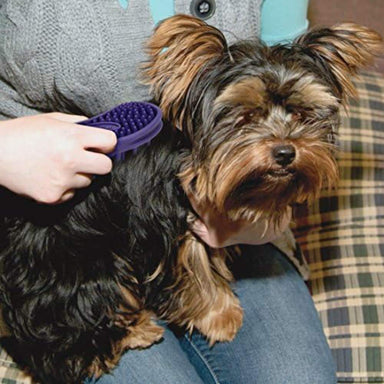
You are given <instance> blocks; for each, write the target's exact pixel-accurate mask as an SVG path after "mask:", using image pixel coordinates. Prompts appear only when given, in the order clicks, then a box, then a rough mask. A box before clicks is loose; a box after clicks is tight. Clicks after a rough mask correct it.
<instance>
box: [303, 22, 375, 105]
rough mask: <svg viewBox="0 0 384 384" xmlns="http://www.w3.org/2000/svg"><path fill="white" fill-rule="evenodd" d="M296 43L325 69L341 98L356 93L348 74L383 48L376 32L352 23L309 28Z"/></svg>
mask: <svg viewBox="0 0 384 384" xmlns="http://www.w3.org/2000/svg"><path fill="white" fill-rule="evenodd" d="M296 43H297V44H298V45H299V46H301V47H302V48H303V49H304V53H306V54H307V55H309V56H310V57H311V58H312V60H314V62H315V63H316V65H317V66H320V67H321V69H322V70H323V71H325V72H328V76H331V81H330V82H331V83H333V84H332V86H333V87H334V93H335V95H336V96H337V97H339V98H340V100H341V101H342V102H345V101H346V99H347V98H348V97H349V96H356V89H355V87H354V85H353V83H352V77H353V76H354V75H356V74H357V72H358V71H359V70H360V69H361V68H363V67H365V66H367V65H370V64H372V63H373V60H374V58H375V56H377V55H378V54H380V53H382V52H383V45H382V38H381V36H380V35H379V34H378V33H377V32H375V31H373V30H371V29H369V28H366V27H363V26H361V25H357V24H353V23H343V24H339V25H335V26H333V27H331V28H317V29H313V30H310V31H309V32H308V33H306V34H304V35H302V36H301V37H299V38H298V39H297V40H296Z"/></svg>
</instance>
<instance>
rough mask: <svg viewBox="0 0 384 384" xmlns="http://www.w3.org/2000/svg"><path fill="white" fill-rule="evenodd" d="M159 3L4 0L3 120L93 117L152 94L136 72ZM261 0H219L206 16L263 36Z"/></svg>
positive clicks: (182, 0) (0, 26) (178, 4)
mask: <svg viewBox="0 0 384 384" xmlns="http://www.w3.org/2000/svg"><path fill="white" fill-rule="evenodd" d="M155 1H156V0H155ZM157 1H158V2H163V1H164V0H157ZM191 1H192V0H174V4H173V8H174V9H173V12H174V13H187V14H189V13H190V3H191ZM153 2H154V1H153V0H152V1H149V0H129V1H126V0H124V2H123V1H122V0H0V119H6V118H10V117H17V116H23V115H28V114H35V113H39V112H45V111H64V112H74V113H82V114H85V115H88V116H91V115H95V114H97V113H100V112H102V111H105V110H107V109H109V108H111V107H113V106H115V105H116V104H119V103H122V102H126V101H131V100H143V99H147V98H148V95H147V90H146V88H145V87H143V86H142V85H140V84H139V83H138V81H137V73H138V66H139V63H140V62H142V61H144V59H145V56H144V53H143V43H144V41H145V40H146V39H147V38H148V36H149V35H150V33H151V31H152V29H153V27H154V20H156V17H155V16H156V15H154V12H155V11H154V9H153V6H152V8H151V6H150V3H152V4H153ZM261 3H262V0H216V11H215V13H214V15H213V16H212V17H211V18H210V19H209V20H207V22H208V23H211V24H212V25H215V26H216V27H218V28H220V29H221V30H222V31H223V32H224V33H225V35H226V36H227V38H228V40H229V41H231V42H232V41H234V40H235V39H237V38H248V37H252V36H256V35H258V34H259V25H260V6H261Z"/></svg>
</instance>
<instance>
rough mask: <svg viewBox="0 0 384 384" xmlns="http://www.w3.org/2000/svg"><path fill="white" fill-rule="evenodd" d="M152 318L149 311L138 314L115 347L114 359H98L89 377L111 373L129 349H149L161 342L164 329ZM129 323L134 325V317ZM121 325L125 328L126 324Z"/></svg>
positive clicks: (91, 367) (90, 369)
mask: <svg viewBox="0 0 384 384" xmlns="http://www.w3.org/2000/svg"><path fill="white" fill-rule="evenodd" d="M152 316H153V314H152V313H150V312H148V311H141V312H140V313H138V314H137V315H136V316H135V318H134V320H135V321H134V325H126V327H125V328H126V330H127V335H126V336H125V337H124V338H123V339H121V340H120V341H119V342H118V343H116V344H115V345H114V346H113V356H112V358H111V359H108V360H104V361H100V359H96V360H95V361H94V362H93V363H92V365H91V366H90V368H89V376H93V377H95V378H99V377H101V376H102V375H103V374H105V373H108V372H110V371H111V370H112V369H113V368H114V367H115V366H116V365H117V363H118V362H119V360H120V358H121V355H122V354H123V353H124V352H125V351H126V350H127V349H138V348H148V347H150V346H151V345H152V344H154V343H155V342H157V341H159V340H160V339H161V338H162V337H163V333H164V329H163V328H162V327H160V326H159V325H157V324H156V323H155V322H154V321H153V320H152ZM129 323H132V315H130V321H129ZM120 325H121V326H123V325H124V323H121V324H120Z"/></svg>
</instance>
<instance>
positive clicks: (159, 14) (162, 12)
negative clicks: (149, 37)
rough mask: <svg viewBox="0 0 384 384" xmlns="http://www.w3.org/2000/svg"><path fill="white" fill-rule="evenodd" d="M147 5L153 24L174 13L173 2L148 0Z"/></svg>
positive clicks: (170, 0) (171, 0) (169, 0)
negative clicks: (149, 8)
mask: <svg viewBox="0 0 384 384" xmlns="http://www.w3.org/2000/svg"><path fill="white" fill-rule="evenodd" d="M149 5H150V7H151V13H152V17H153V21H154V22H155V24H157V23H158V22H159V21H161V20H163V19H166V18H167V17H170V16H172V15H173V14H174V13H175V8H174V5H173V0H161V1H160V0H149Z"/></svg>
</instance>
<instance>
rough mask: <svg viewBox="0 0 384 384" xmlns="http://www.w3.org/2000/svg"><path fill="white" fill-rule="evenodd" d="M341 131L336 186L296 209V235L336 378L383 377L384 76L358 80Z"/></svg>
mask: <svg viewBox="0 0 384 384" xmlns="http://www.w3.org/2000/svg"><path fill="white" fill-rule="evenodd" d="M355 84H356V87H357V89H358V92H359V100H356V101H352V103H351V105H350V108H349V111H348V112H347V113H348V116H347V115H346V114H344V116H343V117H342V122H341V128H340V131H339V143H340V152H339V153H338V163H339V169H340V183H339V187H338V189H337V190H332V191H324V192H323V194H322V196H321V199H320V200H319V201H318V202H316V203H315V204H313V205H312V206H311V207H310V208H306V207H300V208H298V209H297V210H296V212H295V216H296V217H295V221H296V223H295V228H294V230H295V235H296V238H297V240H298V242H299V243H300V245H301V247H302V250H303V252H304V254H305V256H306V257H307V261H308V262H309V267H310V271H311V275H310V279H309V285H310V289H311V291H312V295H313V299H314V302H315V305H316V307H317V310H318V311H319V314H320V318H321V320H322V323H323V325H324V329H325V333H326V335H327V337H328V340H329V344H330V347H331V349H332V353H333V356H334V358H335V360H336V364H337V371H338V380H339V383H384V78H383V76H382V75H380V74H377V73H374V72H365V73H363V74H362V75H361V77H360V78H359V79H358V80H357V81H356V82H355Z"/></svg>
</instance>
